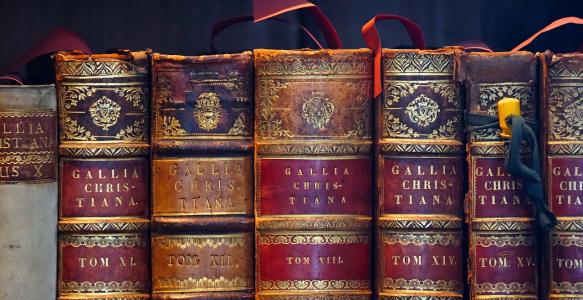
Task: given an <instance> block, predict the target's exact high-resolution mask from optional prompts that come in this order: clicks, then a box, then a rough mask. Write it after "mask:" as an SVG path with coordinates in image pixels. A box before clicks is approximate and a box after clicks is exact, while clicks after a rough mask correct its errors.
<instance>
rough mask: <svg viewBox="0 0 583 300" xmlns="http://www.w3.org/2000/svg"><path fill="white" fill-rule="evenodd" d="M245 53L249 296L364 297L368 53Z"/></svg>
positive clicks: (369, 174)
mask: <svg viewBox="0 0 583 300" xmlns="http://www.w3.org/2000/svg"><path fill="white" fill-rule="evenodd" d="M254 58H255V97H256V110H255V114H256V115H255V116H256V117H255V119H256V121H255V174H256V177H255V201H256V202H255V214H256V275H255V276H256V287H257V299H304V300H308V299H359V300H360V299H370V298H371V294H372V291H371V289H372V280H371V275H372V270H371V261H372V259H371V252H372V244H371V221H372V217H371V215H372V199H373V161H372V158H373V157H372V116H373V115H372V80H371V79H372V56H371V52H370V51H369V50H364V49H360V50H321V51H311V50H305V51H277V50H261V49H260V50H255V51H254Z"/></svg>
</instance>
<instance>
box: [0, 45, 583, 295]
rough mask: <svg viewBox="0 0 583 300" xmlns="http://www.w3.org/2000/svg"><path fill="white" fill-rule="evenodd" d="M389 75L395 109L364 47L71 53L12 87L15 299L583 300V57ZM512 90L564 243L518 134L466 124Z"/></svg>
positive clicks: (449, 63)
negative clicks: (530, 192)
mask: <svg viewBox="0 0 583 300" xmlns="http://www.w3.org/2000/svg"><path fill="white" fill-rule="evenodd" d="M382 63H383V67H382V77H383V81H382V83H383V90H384V93H383V95H382V97H380V98H379V99H376V100H375V99H373V98H374V97H373V92H372V79H373V72H372V70H373V67H372V64H373V57H372V52H371V51H370V50H367V49H359V50H294V51H290V50H263V49H258V50H254V51H253V52H243V53H239V54H225V55H208V56H195V57H186V56H177V55H162V54H152V53H150V52H129V51H121V52H119V53H115V54H94V55H86V54H82V53H78V52H63V53H58V54H57V55H56V56H55V66H56V80H57V85H56V92H55V88H54V87H53V86H3V87H0V111H1V112H0V130H2V134H1V135H0V181H1V183H2V184H1V185H0V193H2V199H1V201H0V205H1V206H0V234H1V236H2V238H1V243H2V247H0V270H2V271H0V290H1V293H2V294H1V298H2V299H50V298H53V297H54V296H53V295H58V299H63V300H64V299H109V300H112V299H118V300H121V299H133V300H135V299H150V298H152V299H253V298H256V299H293V300H308V299H320V300H324V299H326V300H328V299H334V300H347V299H371V298H375V299H392V300H397V299H458V298H463V297H464V295H465V296H466V297H469V298H471V299H481V298H483V299H510V298H512V299H531V298H537V297H541V298H547V297H551V298H565V297H566V298H570V299H575V298H582V297H583V236H582V235H583V231H582V230H583V204H582V198H583V179H582V178H583V163H582V161H583V160H582V159H581V155H583V101H582V97H583V55H581V54H565V55H556V54H552V53H550V52H547V53H544V54H537V55H535V54H532V53H529V52H505V53H466V52H464V51H463V50H462V49H461V48H456V47H451V48H444V49H439V50H390V49H384V50H383V51H382ZM503 97H513V98H517V99H519V100H520V104H521V107H522V115H523V116H524V117H525V118H526V119H527V120H530V121H532V122H535V123H538V128H539V137H540V142H541V143H540V144H541V146H542V147H541V151H542V153H543V170H544V172H543V175H544V176H543V181H544V182H545V186H546V193H547V199H548V203H549V206H550V207H551V209H552V211H553V212H554V213H555V214H556V215H557V216H558V219H559V223H558V225H557V227H556V228H555V229H554V230H553V231H551V232H550V233H547V232H543V231H539V230H537V227H536V226H535V219H534V213H533V203H532V201H529V199H528V198H527V197H526V196H525V195H524V193H523V191H522V190H523V183H522V182H521V180H519V179H517V178H515V177H512V176H511V175H509V174H508V172H507V171H506V169H505V165H504V160H505V156H506V153H507V148H508V141H507V140H503V139H501V138H500V136H499V131H500V130H499V129H498V128H492V127H489V128H482V129H478V130H474V131H471V132H468V131H467V130H466V129H465V128H466V126H465V125H464V124H465V121H464V119H465V118H466V116H467V115H469V114H468V113H471V114H482V115H489V116H496V114H497V102H498V101H499V100H500V99H502V98H503ZM57 103H58V105H57ZM57 120H58V122H57ZM57 123H58V129H59V130H58V131H57ZM57 136H58V137H57ZM57 145H58V155H57ZM533 151H535V150H534V149H524V157H525V158H529V157H532V156H533ZM57 179H58V186H57ZM464 193H465V197H464ZM57 198H58V199H59V205H58V206H57ZM464 199H465V201H464ZM464 203H465V205H464ZM464 206H465V210H464ZM57 207H58V214H57ZM464 212H465V213H464ZM57 215H58V222H57ZM464 217H465V222H464ZM57 223H58V239H57V234H56V232H55V231H56V230H55V228H54V227H55V226H56V224H57ZM57 253H58V255H57ZM57 256H58V259H57ZM466 262H467V263H466ZM466 274H467V275H466ZM466 276H467V277H466ZM466 279H467V283H468V284H467V285H466ZM55 282H56V283H55ZM55 286H56V289H57V292H55Z"/></svg>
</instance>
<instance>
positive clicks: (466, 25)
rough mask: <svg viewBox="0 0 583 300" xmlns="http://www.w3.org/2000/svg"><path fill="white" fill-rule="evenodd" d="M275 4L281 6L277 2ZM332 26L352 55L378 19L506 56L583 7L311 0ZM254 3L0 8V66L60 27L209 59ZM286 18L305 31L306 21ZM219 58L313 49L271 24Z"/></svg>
mask: <svg viewBox="0 0 583 300" xmlns="http://www.w3.org/2000/svg"><path fill="white" fill-rule="evenodd" d="M273 1H277V0H273ZM313 2H314V3H316V4H318V5H319V6H320V7H321V8H322V10H323V11H324V12H325V13H326V14H327V15H328V17H329V18H330V19H331V20H332V22H333V23H334V24H335V25H336V27H337V30H338V33H339V34H340V37H341V38H342V40H343V42H344V45H345V47H346V48H360V47H364V43H363V41H362V38H361V36H360V28H361V26H362V25H363V24H364V23H365V22H366V21H368V20H369V19H370V18H371V17H372V16H374V15H375V14H378V13H389V14H399V15H402V16H406V17H409V18H411V19H413V20H414V21H416V22H417V23H418V24H419V25H421V27H422V28H423V30H424V32H425V38H426V41H427V44H428V46H429V47H440V46H443V45H454V44H457V43H459V42H461V41H467V40H475V39H478V40H482V41H484V42H485V43H487V44H488V45H490V47H491V48H492V49H494V50H496V51H505V50H510V49H512V48H513V47H514V46H516V45H517V44H519V43H520V42H522V41H523V40H525V39H526V38H527V37H529V36H530V35H532V34H533V33H534V32H536V31H538V30H539V29H540V28H542V27H543V26H545V25H547V24H548V23H550V22H551V21H553V20H555V19H557V18H560V17H564V16H579V17H583V1H582V0H540V1H534V0H532V1H527V0H314V1H313ZM251 3H252V1H251V0H50V1H49V0H46V1H40V0H12V1H11V0H0V45H1V49H2V51H0V68H2V67H4V66H6V65H7V64H8V63H9V62H10V61H12V60H14V59H15V58H16V57H17V56H18V55H19V54H21V53H22V52H24V51H25V50H26V49H27V48H29V47H30V46H31V45H32V44H33V43H34V42H35V41H37V40H38V39H39V38H40V37H42V36H43V35H44V34H46V33H48V32H50V31H51V30H53V29H55V28H57V27H60V26H64V27H67V28H69V29H71V30H73V31H75V32H77V33H78V34H79V35H80V36H81V37H82V38H84V39H85V40H86V41H87V42H88V44H89V46H90V47H91V48H92V49H93V50H94V52H103V51H106V50H108V49H113V48H127V49H144V48H151V49H153V50H154V51H157V52H161V53H167V54H184V55H196V54H200V53H207V52H209V35H210V28H211V26H212V25H213V24H214V23H215V22H216V21H218V20H221V19H223V18H227V17H231V16H237V15H246V14H251V11H252V4H251ZM285 17H286V18H288V19H291V20H296V21H299V22H302V23H304V24H307V26H308V27H310V28H312V29H313V30H312V31H313V32H315V33H319V32H318V30H317V29H315V28H314V27H313V22H312V20H310V15H309V14H308V13H306V12H291V13H287V14H286V15H285ZM379 28H380V31H381V38H382V41H383V46H384V47H407V46H408V45H409V44H410V41H409V38H408V37H407V36H406V32H405V30H404V29H403V28H401V27H400V26H399V25H397V24H396V23H390V22H385V23H383V24H382V25H380V26H379ZM581 43H583V26H581V25H567V26H566V27H564V28H562V29H558V30H555V31H554V32H550V33H546V34H544V35H543V36H542V37H541V38H539V39H538V40H537V41H536V42H535V43H533V44H532V46H529V47H528V48H527V49H528V50H531V51H541V50H544V49H547V48H548V49H551V50H553V51H555V52H572V51H575V50H577V48H578V47H579V45H581ZM217 46H218V48H219V49H220V51H223V52H234V51H238V50H243V49H252V48H302V47H314V45H313V44H312V43H311V42H310V41H308V40H307V39H306V38H305V37H304V36H303V35H302V33H301V32H299V31H298V30H297V28H295V27H293V26H290V25H286V24H279V23H275V22H263V23H259V24H252V23H249V24H243V25H239V26H238V27H235V28H230V29H228V30H226V31H225V32H224V33H223V34H221V35H220V36H219V37H218V38H217Z"/></svg>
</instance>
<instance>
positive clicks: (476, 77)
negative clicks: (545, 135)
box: [458, 52, 539, 299]
mask: <svg viewBox="0 0 583 300" xmlns="http://www.w3.org/2000/svg"><path fill="white" fill-rule="evenodd" d="M460 60H461V61H460V68H459V69H458V71H459V72H458V76H459V77H458V78H459V80H460V81H461V82H463V85H464V87H465V93H466V95H465V96H466V109H467V110H468V112H470V113H477V114H487V115H491V116H496V115H497V102H498V101H499V100H501V99H502V98H503V97H512V98H518V99H520V102H521V111H522V116H524V117H525V118H526V119H527V120H530V121H534V120H536V116H537V106H538V105H537V94H538V90H537V88H538V77H537V76H538V74H537V70H538V61H537V58H536V57H535V56H534V55H533V54H532V53H528V52H512V53H506V52H502V53H468V54H462V55H461V57H460ZM499 132H500V130H499V129H498V128H488V129H481V130H476V131H473V132H470V133H469V134H468V137H467V138H468V141H467V147H466V150H467V162H468V177H467V180H468V183H469V190H468V192H467V194H466V210H467V221H468V223H469V243H470V244H469V253H468V255H469V258H468V260H469V262H468V263H469V271H468V277H469V285H470V298H471V299H486V298H487V299H491V298H493V297H494V298H497V299H532V298H537V295H538V272H537V268H538V265H539V264H538V258H537V251H536V247H537V242H536V232H535V229H534V223H533V216H534V215H533V206H532V203H531V202H530V201H529V199H528V198H527V197H526V195H525V194H524V193H523V191H522V183H521V181H520V180H519V179H515V178H513V177H512V176H511V175H509V174H508V173H507V172H506V170H505V167H504V159H505V156H506V151H507V148H508V141H505V140H502V139H501V138H500V137H499ZM524 156H525V157H526V156H528V153H524Z"/></svg>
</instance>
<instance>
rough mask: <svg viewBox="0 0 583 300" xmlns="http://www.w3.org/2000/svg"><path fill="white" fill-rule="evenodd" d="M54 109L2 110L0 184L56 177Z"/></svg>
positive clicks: (38, 180) (49, 179)
mask: <svg viewBox="0 0 583 300" xmlns="http://www.w3.org/2000/svg"><path fill="white" fill-rule="evenodd" d="M56 126H57V123H56V113H55V110H53V109H41V110H14V111H0V183H18V182H45V181H55V180H56V166H57V165H56V162H57V144H56V135H57V131H56Z"/></svg>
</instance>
